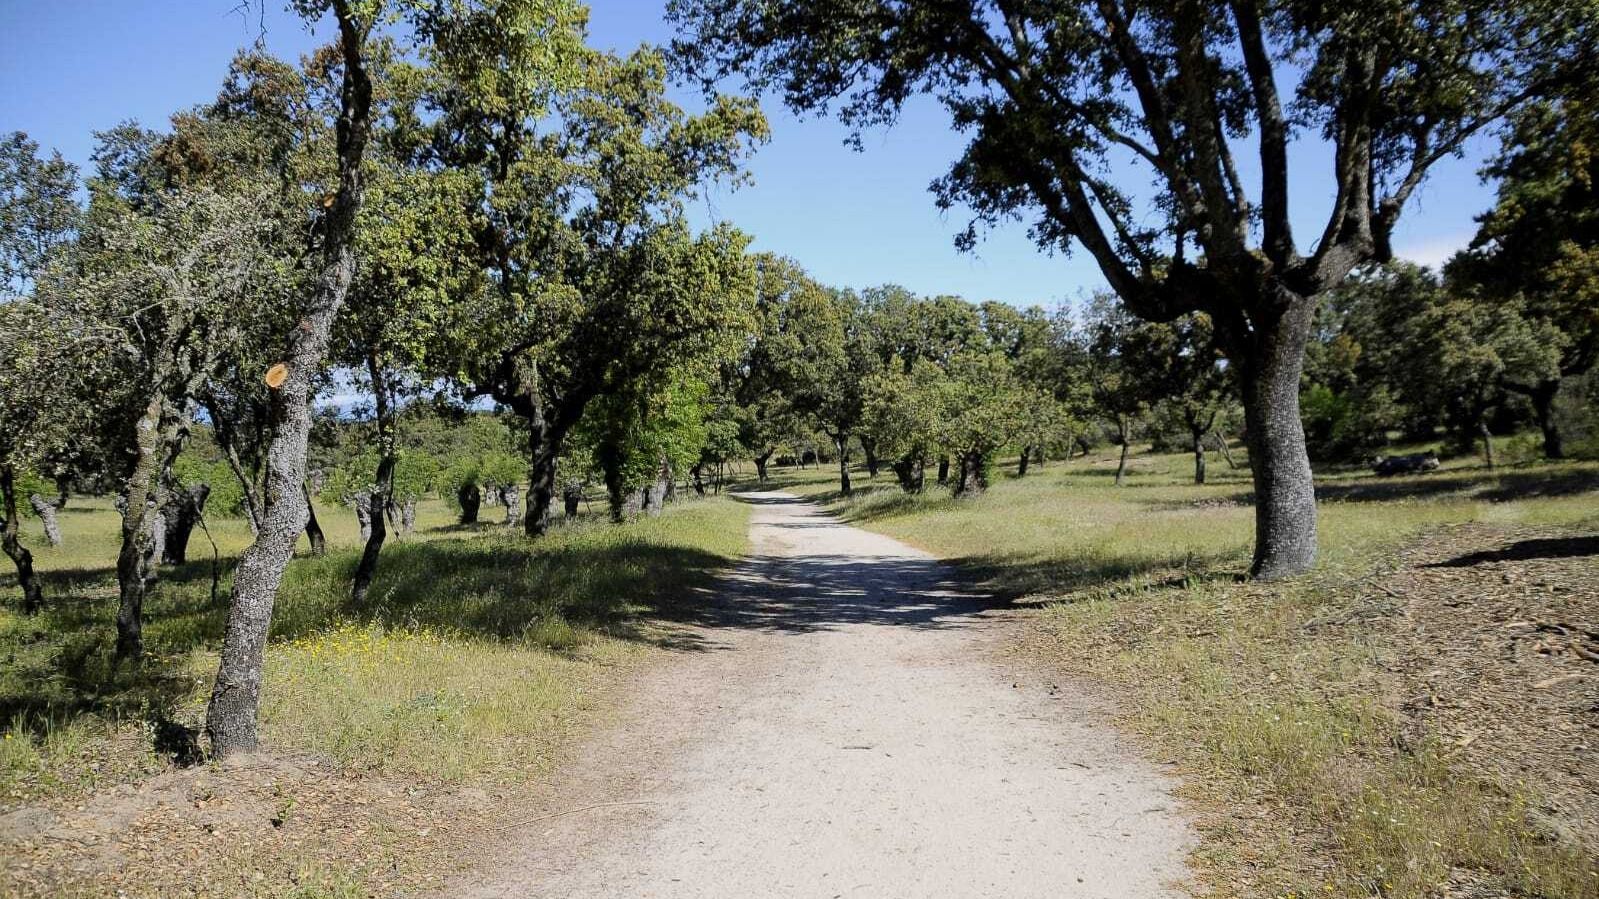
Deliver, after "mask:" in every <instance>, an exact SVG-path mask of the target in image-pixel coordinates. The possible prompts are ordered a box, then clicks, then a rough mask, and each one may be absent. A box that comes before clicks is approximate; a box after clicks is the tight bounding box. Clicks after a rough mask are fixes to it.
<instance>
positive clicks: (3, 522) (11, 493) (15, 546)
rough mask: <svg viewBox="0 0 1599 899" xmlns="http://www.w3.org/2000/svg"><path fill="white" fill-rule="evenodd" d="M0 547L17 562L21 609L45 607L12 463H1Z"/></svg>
mask: <svg viewBox="0 0 1599 899" xmlns="http://www.w3.org/2000/svg"><path fill="white" fill-rule="evenodd" d="M0 501H3V502H4V504H5V507H4V509H3V511H4V513H5V514H4V516H3V518H0V548H3V549H5V553H6V555H7V556H9V557H11V561H12V563H13V564H15V565H16V566H17V585H18V586H20V587H21V588H22V613H23V614H24V615H33V614H35V613H37V612H38V611H39V610H40V609H42V608H44V587H43V585H42V584H41V583H40V582H39V575H38V573H37V572H35V571H34V570H33V553H30V552H28V548H27V547H26V546H23V545H22V515H21V514H20V513H19V512H18V511H17V473H16V470H15V469H13V468H12V467H11V466H9V465H7V466H3V467H0Z"/></svg>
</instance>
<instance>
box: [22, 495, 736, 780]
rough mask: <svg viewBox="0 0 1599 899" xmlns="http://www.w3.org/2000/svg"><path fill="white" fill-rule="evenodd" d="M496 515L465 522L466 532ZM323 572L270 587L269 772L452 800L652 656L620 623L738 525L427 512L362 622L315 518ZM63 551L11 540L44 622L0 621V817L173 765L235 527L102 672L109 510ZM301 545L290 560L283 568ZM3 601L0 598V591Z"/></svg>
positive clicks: (536, 746) (109, 632)
mask: <svg viewBox="0 0 1599 899" xmlns="http://www.w3.org/2000/svg"><path fill="white" fill-rule="evenodd" d="M502 514H503V509H498V508H485V509H484V517H485V518H497V517H499V516H500V515H502ZM318 517H319V520H320V521H321V523H322V526H323V528H324V529H325V530H326V532H327V536H328V545H329V552H328V554H327V555H326V556H325V557H322V558H309V557H303V556H302V557H301V558H297V559H296V560H295V561H294V562H293V563H292V564H291V566H290V567H289V570H288V573H287V576H286V578H285V581H284V585H283V589H282V591H281V592H280V595H279V599H278V604H277V609H276V613H275V616H274V620H273V634H272V642H271V645H270V647H269V650H268V657H267V672H266V684H265V688H264V691H263V708H262V733H263V740H264V742H265V744H266V745H267V746H268V747H269V748H271V749H272V750H273V751H275V752H310V753H316V754H318V755H321V756H324V757H326V758H329V759H331V760H332V761H333V762H334V763H335V764H337V765H339V766H344V767H348V768H352V769H363V770H373V771H381V772H386V773H393V774H398V775H403V776H426V777H430V778H441V779H444V780H447V781H456V780H462V779H466V778H480V779H481V778H485V777H488V778H492V777H495V776H498V775H506V776H514V775H516V774H519V773H525V772H526V771H527V770H529V768H530V767H537V766H538V765H539V764H541V763H542V762H543V761H544V760H545V759H546V758H547V757H548V755H549V754H550V752H551V751H552V747H554V746H555V745H556V743H558V741H559V738H560V737H561V735H562V734H563V733H564V732H565V731H567V730H569V729H570V728H571V727H572V726H574V722H575V720H576V719H577V718H579V717H580V714H581V712H582V711H583V709H584V707H585V705H586V704H587V703H588V701H589V700H588V698H587V694H588V693H589V692H591V691H592V690H593V689H595V688H596V686H597V685H598V683H599V682H600V681H603V680H604V679H605V678H607V677H608V676H609V675H610V674H611V673H612V672H614V671H616V670H619V668H620V667H621V666H622V663H623V662H625V661H626V660H628V659H629V658H631V657H632V656H634V655H636V654H637V649H636V647H638V646H640V645H647V644H649V643H650V642H651V641H652V640H653V639H654V634H652V633H651V632H650V630H649V628H648V626H647V625H645V624H644V623H643V621H642V620H641V618H640V617H639V616H640V613H641V612H644V611H646V610H648V609H650V608H652V607H658V606H661V605H662V604H666V603H672V602H678V601H682V600H683V598H684V597H685V596H686V595H688V594H689V593H690V592H691V591H693V590H695V589H704V588H705V587H706V585H707V584H708V583H709V581H710V578H711V577H712V576H713V575H714V573H715V572H716V571H717V570H718V569H719V568H720V567H721V566H723V565H726V564H727V563H728V562H729V561H731V560H733V559H736V558H737V557H738V556H739V555H740V554H741V553H742V552H743V550H744V546H745V539H746V537H745V529H746V528H745V522H746V520H747V507H745V506H743V505H741V504H738V503H736V502H732V501H730V500H727V499H708V500H692V501H688V502H683V503H679V504H676V505H674V506H673V507H672V508H670V509H669V510H668V512H667V513H666V514H664V515H662V516H661V517H659V518H645V519H642V520H640V521H637V522H634V523H632V524H630V525H628V526H625V527H616V526H613V525H610V524H609V523H607V522H603V521H601V520H600V516H597V515H596V516H592V517H590V516H584V517H582V518H581V519H580V520H579V521H578V522H575V523H572V524H569V525H566V526H563V527H561V528H558V529H556V530H555V531H554V532H553V533H552V534H551V535H549V536H548V538H546V539H544V540H541V541H539V542H537V543H529V542H527V541H525V540H524V539H522V538H521V536H520V530H519V528H510V527H506V526H503V525H498V524H486V523H485V524H479V525H476V526H472V527H467V528H463V527H461V526H458V525H456V524H454V518H453V514H452V513H451V512H450V511H449V510H448V509H447V508H446V507H445V506H444V505H443V503H441V502H438V501H425V502H423V503H422V505H421V507H420V508H419V510H418V523H417V531H416V533H415V534H414V535H412V536H410V537H408V538H404V539H399V540H396V539H394V538H393V537H392V536H391V538H390V542H389V543H388V544H387V545H386V546H385V548H384V551H383V559H382V562H381V565H380V569H379V573H378V577H377V579H376V582H375V583H374V584H373V587H372V590H371V591H370V594H369V595H368V597H367V600H366V602H365V603H364V604H362V605H359V606H357V605H354V604H352V602H351V601H350V596H349V581H350V578H351V576H352V574H353V571H354V568H355V563H356V560H357V558H358V552H359V551H358V548H357V546H358V540H359V537H358V534H357V529H356V523H355V519H354V515H353V514H352V513H351V512H349V511H348V510H345V509H339V508H327V507H319V509H318ZM61 522H62V529H63V531H64V532H65V540H64V544H63V546H62V547H60V548H58V549H52V548H50V547H48V546H46V545H45V541H44V540H43V538H42V536H41V534H40V533H39V532H38V530H37V528H38V522H37V521H28V522H26V523H25V531H26V533H25V535H24V539H25V540H26V541H27V543H28V545H30V546H31V547H33V552H34V558H35V563H36V565H37V566H38V567H39V568H40V569H41V570H42V571H43V572H44V575H45V578H46V584H45V586H46V596H47V608H46V610H45V612H44V613H43V614H41V615H40V616H37V617H34V618H27V617H24V616H22V615H20V614H19V613H18V612H17V611H16V604H15V602H10V603H7V604H6V605H5V606H4V607H0V659H3V660H4V665H3V666H0V730H3V737H0V805H13V804H16V803H20V802H24V801H30V800H38V799H46V798H49V797H52V796H71V795H75V794H79V793H82V792H84V791H87V790H90V789H94V788H96V787H101V786H106V785H109V784H115V783H120V782H125V781H128V780H130V779H132V778H134V777H137V776H139V775H141V774H146V773H151V772H154V771H157V770H160V769H161V768H163V767H165V766H166V765H167V764H168V763H169V762H170V761H171V760H172V759H173V758H174V757H178V758H181V757H185V756H192V755H193V753H194V752H195V750H196V749H197V747H196V746H195V745H194V744H193V741H194V738H195V732H196V728H197V727H198V726H199V724H200V723H201V720H202V716H203V711H204V709H203V706H204V700H205V698H206V695H207V691H208V690H209V688H210V682H211V678H212V677H213V676H214V674H215V667H216V647H217V645H218V644H219V642H220V639H221V633H222V628H223V625H224V622H225V618H226V603H227V595H228V587H229V582H228V575H227V570H226V569H227V568H228V564H227V563H228V562H229V561H230V560H231V559H233V558H235V557H236V556H237V555H238V553H239V552H241V551H242V550H243V548H244V547H245V546H247V545H248V543H249V540H250V535H249V532H248V529H247V528H246V526H245V524H244V522H243V521H242V520H238V519H220V520H213V521H212V522H211V523H210V526H211V533H212V535H213V536H214V537H215V541H216V547H217V556H218V557H219V558H220V559H221V561H222V565H221V570H220V573H221V575H222V576H221V580H220V583H219V584H218V590H217V594H216V596H215V597H213V596H212V581H211V578H212V573H213V559H212V547H211V544H210V542H209V541H208V539H207V537H206V535H205V534H204V533H203V532H199V531H196V533H195V535H194V539H193V540H192V541H191V543H190V547H189V559H190V561H189V562H188V563H187V564H185V565H183V566H179V567H176V568H164V569H163V572H162V578H161V582H160V584H159V585H158V586H157V587H156V588H155V590H154V591H153V593H152V594H151V596H150V597H149V599H148V601H147V607H146V644H147V647H148V655H147V658H146V659H145V660H144V662H143V663H142V664H140V665H138V666H132V665H124V666H121V667H118V666H117V665H116V664H115V663H114V661H113V657H112V647H113V645H114V641H115V634H114V628H113V625H112V620H113V617H114V614H115V608H116V584H115V574H114V569H113V565H114V559H115V554H116V546H117V539H118V538H117V528H118V521H117V516H116V513H115V512H114V510H113V509H112V508H111V504H110V502H109V500H105V499H96V498H84V497H73V498H72V500H71V501H70V502H69V504H68V506H67V508H66V509H64V510H63V511H62V513H61ZM303 548H304V547H303V545H302V549H303ZM0 589H4V590H6V591H7V593H8V598H10V597H9V594H10V593H13V592H15V578H14V575H12V576H11V579H10V580H9V581H7V580H4V579H3V576H0Z"/></svg>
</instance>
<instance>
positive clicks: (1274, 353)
mask: <svg viewBox="0 0 1599 899" xmlns="http://www.w3.org/2000/svg"><path fill="white" fill-rule="evenodd" d="M1284 307H1285V308H1283V309H1282V311H1281V312H1280V314H1279V315H1278V316H1277V317H1276V318H1275V319H1264V318H1263V320H1261V321H1259V322H1256V323H1255V328H1254V330H1253V332H1252V333H1251V334H1249V335H1248V336H1246V337H1244V338H1243V341H1245V342H1244V343H1243V345H1242V346H1240V347H1237V348H1235V350H1234V352H1233V353H1231V354H1229V355H1230V357H1231V358H1232V359H1233V362H1234V364H1236V365H1237V366H1238V369H1239V379H1240V381H1241V384H1242V388H1243V396H1244V421H1245V425H1244V427H1245V439H1246V441H1247V442H1248V446H1249V468H1250V472H1251V474H1252V475H1253V478H1254V484H1255V556H1254V561H1253V563H1252V564H1251V566H1250V574H1251V575H1253V576H1254V577H1256V578H1259V579H1261V580H1275V579H1278V578H1283V577H1290V576H1292V575H1296V574H1301V573H1303V572H1306V571H1309V570H1310V568H1311V566H1313V565H1314V564H1315V562H1316V488H1315V482H1314V481H1313V480H1312V475H1311V471H1310V454H1309V452H1308V451H1307V450H1306V447H1305V429H1304V425H1303V424H1302V423H1301V421H1300V417H1299V375H1300V371H1301V369H1302V368H1303V366H1304V358H1305V343H1306V341H1307V340H1308V339H1309V337H1310V326H1311V319H1312V316H1313V314H1314V311H1315V306H1314V304H1312V303H1310V302H1308V301H1306V300H1304V299H1300V298H1294V299H1291V300H1288V301H1286V302H1285V304H1284Z"/></svg>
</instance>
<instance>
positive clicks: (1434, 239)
mask: <svg viewBox="0 0 1599 899" xmlns="http://www.w3.org/2000/svg"><path fill="white" fill-rule="evenodd" d="M1473 235H1474V232H1471V231H1462V232H1459V233H1455V234H1439V235H1434V236H1431V237H1425V238H1422V239H1420V240H1416V241H1413V242H1410V243H1403V244H1400V245H1399V246H1397V247H1395V248H1394V255H1395V256H1398V257H1399V258H1401V259H1407V260H1409V261H1411V262H1414V263H1416V264H1417V265H1425V266H1426V267H1428V268H1430V269H1432V270H1433V271H1438V270H1439V269H1442V268H1443V265H1444V263H1445V262H1448V261H1449V258H1450V257H1451V256H1453V255H1455V254H1456V253H1458V252H1460V251H1461V250H1464V249H1465V248H1466V246H1467V245H1468V244H1470V243H1471V238H1472V236H1473Z"/></svg>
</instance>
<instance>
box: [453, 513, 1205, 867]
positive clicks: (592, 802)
mask: <svg viewBox="0 0 1599 899" xmlns="http://www.w3.org/2000/svg"><path fill="white" fill-rule="evenodd" d="M746 499H748V500H749V501H750V502H752V503H755V504H756V508H755V510H754V517H753V519H752V523H751V531H752V533H751V536H752V541H753V547H752V551H751V555H750V557H749V558H748V559H747V560H746V561H745V562H744V563H743V564H742V565H741V566H740V567H739V568H738V569H737V570H736V571H735V572H733V573H732V574H731V575H729V578H728V581H727V584H726V587H725V589H724V591H723V593H722V595H721V596H720V597H718V598H717V601H715V602H713V603H709V604H707V605H708V608H706V610H705V611H704V613H703V614H702V615H701V616H700V618H699V620H696V621H693V622H689V623H687V624H685V625H684V626H683V628H682V631H681V634H680V645H681V647H682V648H683V650H684V658H682V659H680V660H674V661H673V662H672V663H670V664H667V665H663V666H661V668H660V671H659V672H658V673H657V674H654V675H652V676H651V677H650V678H649V679H648V681H647V682H646V683H645V684H644V686H643V688H642V689H641V690H640V691H639V693H638V697H637V700H636V701H635V702H634V703H633V704H632V706H631V707H630V708H629V709H628V710H627V711H626V712H625V713H624V715H623V716H622V719H621V722H620V723H619V724H618V725H617V726H616V727H614V728H612V729H610V730H609V731H606V732H604V733H602V734H600V735H599V736H597V737H596V738H595V739H594V740H593V741H592V743H591V744H590V745H588V746H586V747H585V748H584V749H583V750H581V751H580V753H579V754H578V757H577V759H576V760H575V763H574V764H572V765H569V766H567V767H568V768H569V769H571V770H572V771H573V772H575V773H572V774H569V775H567V776H566V780H564V781H563V782H560V783H557V784H556V785H554V787H553V788H552V795H551V798H550V801H549V806H548V808H545V809H537V808H530V809H528V810H527V812H528V815H527V816H528V817H530V818H538V819H539V820H533V821H530V822H529V823H527V824H525V825H523V826H521V827H520V828H518V829H517V830H516V831H515V834H516V835H515V837H514V838H513V839H512V840H511V841H510V843H509V845H508V846H506V847H503V848H502V850H500V851H498V853H497V855H496V857H495V859H494V860H493V862H492V864H491V865H490V866H489V869H488V870H487V871H479V872H478V873H476V874H474V875H473V876H471V877H469V878H465V879H462V880H461V881H459V882H458V883H457V884H455V887H454V889H453V890H452V891H451V894H452V895H455V896H460V897H473V899H478V897H561V899H565V897H574V899H575V897H618V899H621V897H628V899H633V897H728V899H733V897H737V899H754V897H779V896H782V897H790V896H792V897H835V896H860V897H879V899H881V897H934V896H938V897H963V899H966V897H1006V899H1023V897H1046V896H1047V897H1066V896H1071V897H1075V896H1082V897H1100V899H1104V897H1141V899H1142V897H1156V896H1175V895H1181V893H1179V892H1177V891H1175V890H1174V889H1172V888H1171V887H1170V885H1171V884H1172V883H1174V882H1177V881H1180V880H1181V879H1182V878H1183V877H1184V875H1185V868H1184V866H1183V862H1182V859H1183V856H1184V854H1185V850H1186V848H1187V846H1188V845H1189V843H1190V839H1191V837H1190V835H1189V832H1188V830H1187V828H1186V826H1185V825H1184V824H1183V822H1182V821H1181V819H1180V818H1179V816H1178V815H1177V812H1176V809H1175V805H1174V802H1173V800H1172V799H1171V798H1170V797H1169V795H1168V794H1167V792H1166V789H1167V788H1168V787H1169V786H1170V784H1169V783H1167V782H1166V781H1165V780H1164V779H1163V777H1162V776H1161V775H1159V774H1157V773H1156V772H1155V771H1154V769H1152V768H1151V767H1150V766H1149V765H1147V764H1145V763H1142V762H1140V761H1138V760H1136V759H1134V758H1133V757H1132V756H1131V755H1130V753H1129V752H1128V750H1127V749H1125V748H1124V747H1122V746H1120V745H1119V744H1118V742H1117V740H1116V739H1115V737H1114V735H1113V734H1111V733H1109V732H1108V731H1107V730H1106V729H1105V728H1104V727H1103V726H1102V725H1096V724H1092V723H1089V722H1090V716H1089V715H1088V714H1087V712H1086V710H1085V707H1084V705H1083V704H1082V702H1081V701H1080V700H1076V699H1074V698H1072V697H1071V696H1069V695H1066V694H1065V693H1064V692H1059V691H1055V690H1053V689H1052V688H1050V687H1049V686H1048V685H1046V684H1038V685H1034V684H1025V683H1022V684H1017V683H1013V682H1012V680H1011V679H1010V678H1008V677H1006V676H1005V673H1004V671H1003V670H1002V668H1001V667H1000V666H999V665H998V664H997V663H996V661H995V659H994V656H995V653H994V652H993V649H994V648H995V646H996V641H997V639H998V636H999V634H998V631H999V630H1000V628H1001V627H1003V623H1004V619H1003V616H1002V615H1001V614H1000V613H998V612H994V611H985V605H984V603H983V602H982V600H981V598H980V597H973V596H970V595H963V594H961V593H960V592H959V591H958V589H957V588H956V587H955V586H954V584H953V583H952V581H951V580H950V572H949V570H948V569H947V568H945V567H944V566H942V565H940V564H939V563H937V562H936V561H934V560H933V559H931V558H930V557H929V556H927V555H926V554H924V553H921V552H918V551H916V550H913V549H911V548H909V547H907V546H905V545H904V544H901V543H898V542H896V541H894V540H891V539H889V538H887V537H882V536H878V535H876V534H871V533H868V532H866V531H862V530H860V529H858V528H853V527H849V526H846V525H843V524H841V523H839V522H838V521H837V520H836V519H834V518H832V517H830V516H827V515H825V514H824V513H823V512H821V510H820V509H818V508H817V507H816V506H814V505H812V504H810V503H805V502H801V501H799V500H797V499H795V498H794V497H791V496H788V495H785V494H778V493H758V494H750V495H748V496H747V497H746ZM624 803H625V804H624Z"/></svg>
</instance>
